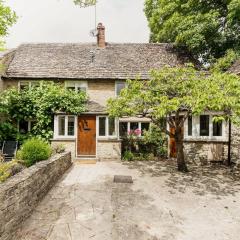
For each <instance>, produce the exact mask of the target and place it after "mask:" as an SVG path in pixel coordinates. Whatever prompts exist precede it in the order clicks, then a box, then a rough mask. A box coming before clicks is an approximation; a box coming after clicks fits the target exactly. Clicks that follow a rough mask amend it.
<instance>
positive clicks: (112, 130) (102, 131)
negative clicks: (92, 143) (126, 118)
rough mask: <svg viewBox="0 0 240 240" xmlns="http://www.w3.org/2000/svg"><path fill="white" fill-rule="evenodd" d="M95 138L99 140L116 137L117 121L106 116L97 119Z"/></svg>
mask: <svg viewBox="0 0 240 240" xmlns="http://www.w3.org/2000/svg"><path fill="white" fill-rule="evenodd" d="M97 136H98V137H99V138H116V137H117V120H116V118H111V117H108V116H98V117H97Z"/></svg>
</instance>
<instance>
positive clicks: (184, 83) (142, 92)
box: [108, 66, 240, 171]
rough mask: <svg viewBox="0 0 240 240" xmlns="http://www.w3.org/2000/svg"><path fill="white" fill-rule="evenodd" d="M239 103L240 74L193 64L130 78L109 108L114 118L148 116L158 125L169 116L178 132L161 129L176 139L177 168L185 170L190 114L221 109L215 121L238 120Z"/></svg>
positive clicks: (167, 119)
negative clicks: (201, 68)
mask: <svg viewBox="0 0 240 240" xmlns="http://www.w3.org/2000/svg"><path fill="white" fill-rule="evenodd" d="M239 104H240V81H239V77H238V76H236V75H233V74H227V73H221V72H214V73H213V74H209V73H205V72H199V71H196V70H195V69H194V68H193V67H191V66H189V67H178V68H169V67H166V68H164V69H162V70H160V71H156V70H154V71H152V72H151V79H150V80H149V81H142V80H138V79H136V80H129V81H128V82H127V87H126V88H125V89H124V90H122V91H121V94H120V96H119V97H118V98H116V99H110V100H109V102H108V111H109V114H110V115H111V116H115V117H122V116H141V117H145V116H146V117H149V118H151V119H152V122H153V123H155V124H156V125H158V126H159V127H161V124H160V123H161V122H162V119H166V121H167V123H168V124H169V126H170V128H174V129H175V132H174V133H173V132H170V131H169V130H167V129H166V128H164V129H163V128H162V131H165V132H166V133H167V134H168V135H169V136H170V137H173V138H175V140H176V146H177V160H178V169H179V170H181V171H186V170H187V167H186V164H185V161H184V154H183V139H182V132H181V131H182V127H183V126H184V122H185V120H186V119H187V118H188V116H190V115H195V116H197V115H200V114H201V113H203V112H204V111H209V110H215V111H222V114H221V115H220V116H218V118H216V121H217V120H222V119H226V120H227V119H229V118H231V119H233V120H234V121H235V122H238V121H239V119H238V116H239V113H240V105H239Z"/></svg>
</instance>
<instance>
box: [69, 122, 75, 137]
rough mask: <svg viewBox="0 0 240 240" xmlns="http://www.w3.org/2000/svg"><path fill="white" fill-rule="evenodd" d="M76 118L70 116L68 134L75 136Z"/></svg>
mask: <svg viewBox="0 0 240 240" xmlns="http://www.w3.org/2000/svg"><path fill="white" fill-rule="evenodd" d="M74 120H75V118H74V117H68V136H74V126H75V124H74V123H75V121H74Z"/></svg>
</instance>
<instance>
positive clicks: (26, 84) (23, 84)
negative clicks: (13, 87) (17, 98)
mask: <svg viewBox="0 0 240 240" xmlns="http://www.w3.org/2000/svg"><path fill="white" fill-rule="evenodd" d="M39 86H40V82H39V81H20V82H19V90H20V91H23V90H28V89H30V88H34V87H39Z"/></svg>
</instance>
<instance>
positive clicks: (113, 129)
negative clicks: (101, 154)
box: [108, 118, 116, 136]
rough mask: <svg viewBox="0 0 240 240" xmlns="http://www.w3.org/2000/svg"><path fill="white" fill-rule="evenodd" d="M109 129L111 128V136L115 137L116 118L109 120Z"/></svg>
mask: <svg viewBox="0 0 240 240" xmlns="http://www.w3.org/2000/svg"><path fill="white" fill-rule="evenodd" d="M108 128H109V130H108V131H109V136H115V135H116V131H115V118H109V119H108Z"/></svg>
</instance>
